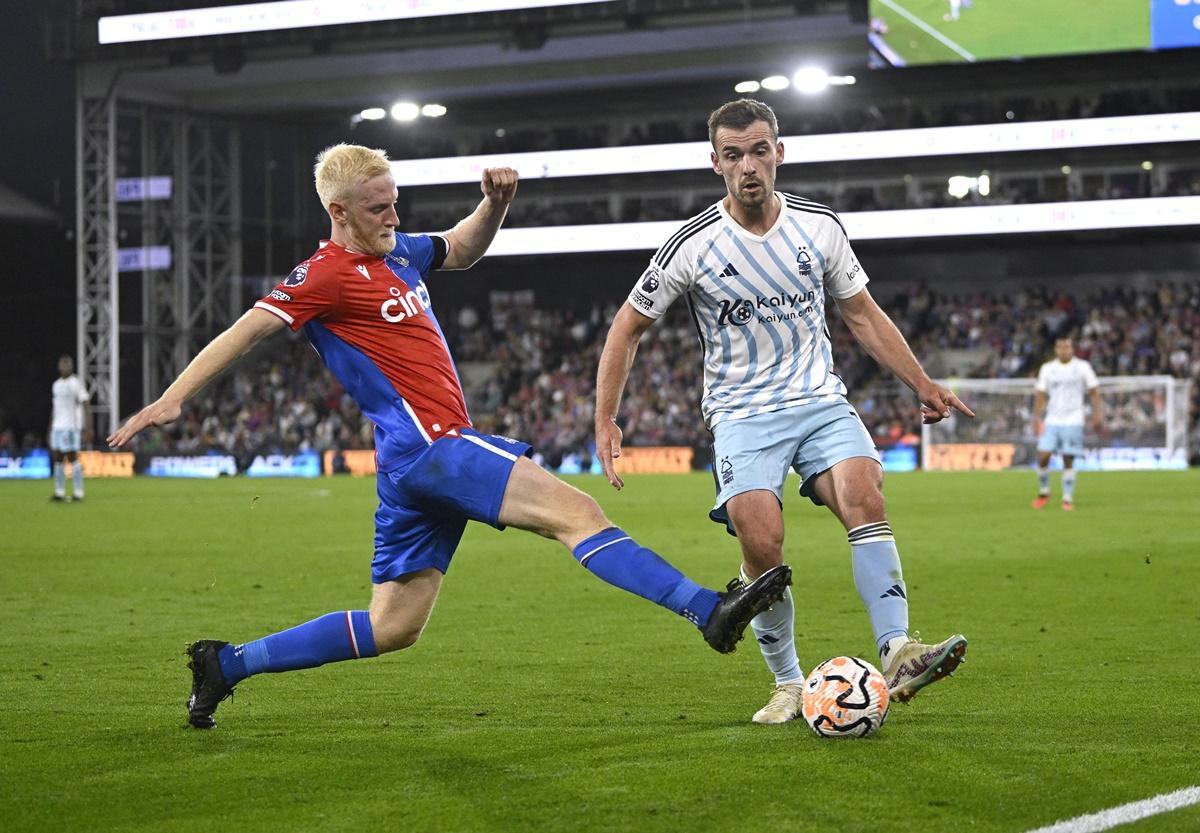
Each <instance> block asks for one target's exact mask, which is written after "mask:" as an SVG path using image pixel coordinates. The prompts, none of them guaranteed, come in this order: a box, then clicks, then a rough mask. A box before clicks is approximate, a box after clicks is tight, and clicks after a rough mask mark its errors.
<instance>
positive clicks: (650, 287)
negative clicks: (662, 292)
mask: <svg viewBox="0 0 1200 833" xmlns="http://www.w3.org/2000/svg"><path fill="white" fill-rule="evenodd" d="M660 274H661V272H659V270H658V267H657V266H651V267H650V268H649V269H647V270H646V274H645V275H643V276H642V292H649V293H654V292H656V291H657V290H658V276H659V275H660Z"/></svg>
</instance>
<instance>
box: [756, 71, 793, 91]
mask: <svg viewBox="0 0 1200 833" xmlns="http://www.w3.org/2000/svg"><path fill="white" fill-rule="evenodd" d="M791 83H792V82H791V81H789V80H787V76H784V75H768V76H767V77H766V78H764V79H763V80H762V88H763V89H764V90H772V91H775V90H786V89H787V88H788V87H789V86H791Z"/></svg>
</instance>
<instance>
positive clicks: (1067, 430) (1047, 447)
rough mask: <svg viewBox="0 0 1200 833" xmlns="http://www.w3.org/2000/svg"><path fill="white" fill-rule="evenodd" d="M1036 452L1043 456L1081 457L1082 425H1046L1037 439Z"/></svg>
mask: <svg viewBox="0 0 1200 833" xmlns="http://www.w3.org/2000/svg"><path fill="white" fill-rule="evenodd" d="M1037 450H1038V451H1040V452H1042V453H1043V454H1055V453H1057V454H1064V455H1069V456H1071V457H1082V456H1083V426H1082V425H1047V426H1046V427H1045V428H1044V429H1042V436H1040V437H1038V444H1037Z"/></svg>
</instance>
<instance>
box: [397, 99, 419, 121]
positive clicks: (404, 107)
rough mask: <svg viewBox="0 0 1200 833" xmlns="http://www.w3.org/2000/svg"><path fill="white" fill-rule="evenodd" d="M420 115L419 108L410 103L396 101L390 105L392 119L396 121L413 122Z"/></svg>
mask: <svg viewBox="0 0 1200 833" xmlns="http://www.w3.org/2000/svg"><path fill="white" fill-rule="evenodd" d="M419 115H421V108H420V107H418V106H417V105H416V104H413V103H412V102H411V101H397V102H396V103H395V104H393V105H392V118H393V119H395V120H396V121H413V120H415V119H416V118H417V116H419Z"/></svg>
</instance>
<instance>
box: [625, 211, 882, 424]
mask: <svg viewBox="0 0 1200 833" xmlns="http://www.w3.org/2000/svg"><path fill="white" fill-rule="evenodd" d="M776 196H777V197H778V199H779V202H780V211H779V219H778V220H776V222H775V224H774V225H773V226H772V227H771V229H770V230H769V231H768V232H767V233H766V234H764V235H762V236H761V237H760V236H758V235H756V234H751V233H750V232H748V231H746V229H744V228H742V227H741V226H740V225H738V223H737V222H736V221H734V220H733V219H732V218H731V217H730V216H729V214H728V213H727V212H726V211H725V207H724V206H723V205H722V204H721V203H720V202H718V203H716V204H714V205H712V206H710V207H708V208H707V209H705V210H704V211H702V212H700V213H699V214H697V215H696V216H695V217H693V218H692V219H691V220H689V221H688V222H687V223H686V224H684V226H683V227H682V228H680V229H679V231H678V232H676V233H675V234H674V235H673V236H672V237H671V239H670V240H668V241H667V242H666V243H665V244H663V246H662V248H660V249H659V250H658V251H657V252H656V253H655V254H654V257H653V259H652V260H651V261H650V266H649V267H648V268H647V269H646V271H645V272H643V273H642V276H641V277H640V278H639V279H638V282H637V285H636V286H635V287H634V288H633V291H632V292H631V293H630V294H629V303H630V304H632V305H633V308H634V309H636V310H637V311H638V312H640V313H642V314H643V315H646V316H648V317H650V318H654V319H657V318H659V317H660V316H662V314H663V313H664V312H666V310H667V308H668V307H669V306H670V305H671V303H672V302H674V301H675V299H676V298H678V297H679V296H680V295H686V297H687V302H688V307H689V309H690V311H691V314H692V321H693V322H694V323H695V325H696V332H697V334H698V335H699V337H700V344H701V345H702V347H703V348H704V393H703V397H702V399H701V402H700V409H701V411H702V412H703V414H704V420H705V422H706V424H707V425H708V427H709V428H712V427H713V426H715V425H717V424H718V423H720V422H722V421H724V420H726V419H742V418H745V417H749V416H754V415H755V414H761V413H767V412H770V411H778V410H781V409H783V408H787V407H791V406H793V405H801V404H804V403H808V402H823V401H830V400H833V399H836V398H837V397H838V396H844V395H845V393H846V386H845V385H844V384H842V380H841V379H840V378H839V377H838V376H837V375H836V374H834V372H833V353H832V348H831V346H830V343H829V332H828V330H827V329H826V327H825V293H826V292H828V293H829V294H830V295H832V296H833V297H834V298H839V299H840V298H849V297H851V296H852V295H856V294H857V293H858V292H859V291H860V290H861V289H862V288H863V287H864V286H866V284H867V275H866V273H865V272H864V271H863V269H862V267H861V266H860V265H859V264H858V260H857V259H856V258H855V257H854V252H853V251H851V249H850V241H849V239H848V238H847V237H846V231H845V229H844V228H842V224H841V221H840V220H838V217H837V215H836V214H835V213H834V212H833V211H832V210H831V209H829V208H827V207H826V206H823V205H821V204H819V203H815V202H812V201H811V200H806V199H803V198H801V197H795V196H792V195H790V194H782V193H777V194H776Z"/></svg>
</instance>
